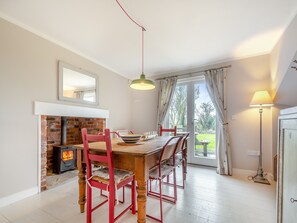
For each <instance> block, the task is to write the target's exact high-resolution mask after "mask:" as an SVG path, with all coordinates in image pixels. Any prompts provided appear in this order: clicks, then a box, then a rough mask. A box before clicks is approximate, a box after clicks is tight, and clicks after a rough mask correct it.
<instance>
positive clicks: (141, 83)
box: [116, 0, 155, 90]
mask: <svg viewBox="0 0 297 223" xmlns="http://www.w3.org/2000/svg"><path fill="white" fill-rule="evenodd" d="M116 2H117V3H118V5H119V6H120V7H121V9H122V10H123V12H124V13H125V14H126V15H127V16H128V18H129V19H130V20H131V21H132V22H134V23H135V24H136V25H137V26H138V27H140V28H141V59H142V72H141V75H140V78H139V79H136V80H133V81H132V82H131V84H130V87H131V88H133V89H136V90H152V89H154V88H155V83H154V81H152V80H149V79H146V78H145V75H144V72H143V64H144V60H143V58H144V54H143V51H144V47H143V42H144V31H146V30H145V28H144V27H143V26H141V25H140V24H138V23H137V22H136V21H135V20H133V19H132V18H131V17H130V16H129V14H128V13H127V12H126V10H125V9H124V8H123V6H122V5H121V4H120V3H119V1H118V0H116Z"/></svg>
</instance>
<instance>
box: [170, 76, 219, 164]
mask: <svg viewBox="0 0 297 223" xmlns="http://www.w3.org/2000/svg"><path fill="white" fill-rule="evenodd" d="M167 115H168V117H167V118H168V119H167V120H168V125H169V128H173V127H174V126H177V132H178V133H184V132H190V136H192V137H193V138H194V140H193V141H192V142H193V143H192V144H193V145H192V146H194V151H193V153H192V156H194V157H197V158H208V159H215V158H216V110H215V107H214V105H213V103H212V101H211V99H210V97H209V94H208V91H207V89H206V83H205V80H204V79H202V78H200V79H199V80H195V81H193V80H192V81H183V82H178V83H177V85H176V88H175V91H174V95H173V99H172V102H171V105H170V107H169V112H168V114H167ZM191 132H192V134H191ZM188 149H189V148H188Z"/></svg>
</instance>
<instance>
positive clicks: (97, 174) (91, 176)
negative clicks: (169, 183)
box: [81, 128, 136, 223]
mask: <svg viewBox="0 0 297 223" xmlns="http://www.w3.org/2000/svg"><path fill="white" fill-rule="evenodd" d="M81 132H82V139H83V144H84V158H85V160H86V165H87V210H86V211H87V213H86V215H87V223H91V222H92V212H93V211H95V210H96V209H97V208H99V207H100V206H102V205H103V204H105V203H106V202H108V203H109V223H113V222H115V221H116V220H118V218H119V217H120V216H122V215H123V214H124V213H125V212H127V211H128V210H129V209H131V210H132V214H135V213H136V209H135V178H134V174H133V173H132V172H129V171H125V170H119V169H115V168H114V164H113V158H112V147H111V140H110V131H109V129H105V134H104V135H89V134H87V129H85V128H83V129H82V130H81ZM89 142H103V143H105V145H106V153H105V154H100V155H99V154H93V153H90V150H89ZM92 162H100V163H105V164H106V165H107V167H101V168H99V169H98V170H95V171H93V169H92ZM130 182H131V183H132V188H131V204H130V205H129V206H128V207H127V208H125V210H123V211H122V212H121V213H120V214H119V215H118V216H116V217H114V207H115V200H116V191H117V190H118V189H120V188H122V187H124V186H125V185H126V184H128V183H130ZM93 187H94V188H98V189H102V190H105V191H107V192H108V193H109V196H108V199H106V200H104V201H103V202H101V203H100V204H98V205H97V206H95V207H93V206H92V188H93Z"/></svg>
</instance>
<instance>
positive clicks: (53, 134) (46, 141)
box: [40, 115, 106, 191]
mask: <svg viewBox="0 0 297 223" xmlns="http://www.w3.org/2000/svg"><path fill="white" fill-rule="evenodd" d="M64 118H65V119H64V120H66V123H65V124H66V139H64V143H65V145H73V144H81V143H82V139H81V129H82V128H87V129H88V130H89V131H90V133H92V134H97V133H98V132H102V131H103V130H104V129H105V127H106V119H105V118H82V117H64ZM61 135H62V117H61V116H46V115H41V184H40V185H41V191H44V190H46V177H47V174H48V173H49V172H52V169H53V146H59V145H62V142H61V141H62V139H61Z"/></svg>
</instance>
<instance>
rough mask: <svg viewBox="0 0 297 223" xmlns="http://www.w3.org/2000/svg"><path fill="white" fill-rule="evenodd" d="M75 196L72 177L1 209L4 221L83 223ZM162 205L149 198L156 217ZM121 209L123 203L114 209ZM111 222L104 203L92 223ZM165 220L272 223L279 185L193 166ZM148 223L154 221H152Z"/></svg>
mask: <svg viewBox="0 0 297 223" xmlns="http://www.w3.org/2000/svg"><path fill="white" fill-rule="evenodd" d="M77 193H78V185H77V180H76V179H74V180H73V181H71V182H69V183H67V184H64V185H61V186H58V187H56V188H54V189H51V190H48V191H45V192H43V193H41V194H39V195H36V196H32V197H30V198H27V199H24V200H22V201H19V202H16V203H14V204H12V205H9V206H6V207H2V208H0V223H9V222H11V223H61V222H63V223H84V222H85V214H81V213H79V207H78V204H77ZM127 193H130V191H129V189H127ZM127 195H128V194H127ZM127 197H128V196H127ZM98 199H102V198H98V197H97V200H98ZM158 207H159V206H158V202H157V201H156V200H155V199H153V198H149V199H148V205H147V211H148V212H149V213H151V214H158V210H159V209H158ZM121 208H122V206H121V205H119V206H117V207H116V210H120V209H121ZM107 219H108V208H107V205H104V206H103V207H101V208H99V209H98V210H97V211H95V213H94V217H93V223H100V222H101V223H103V222H108V220H107ZM164 220H165V222H168V223H169V222H170V223H171V222H177V223H178V222H182V223H194V222H195V223H205V222H216V223H273V222H275V184H273V185H270V186H269V185H263V184H256V183H253V182H250V181H248V180H247V176H238V175H234V176H233V177H228V176H220V175H217V174H216V173H215V170H214V169H207V168H201V167H195V166H190V167H189V170H188V179H187V186H186V189H185V190H181V189H178V201H177V204H176V205H172V204H168V203H166V202H164ZM117 222H122V223H132V222H137V218H136V216H134V215H132V214H131V213H130V212H128V213H127V214H126V215H124V216H123V217H122V218H120V219H119V220H118V221H117ZM147 222H149V223H150V222H154V221H152V220H149V219H148V220H147Z"/></svg>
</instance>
